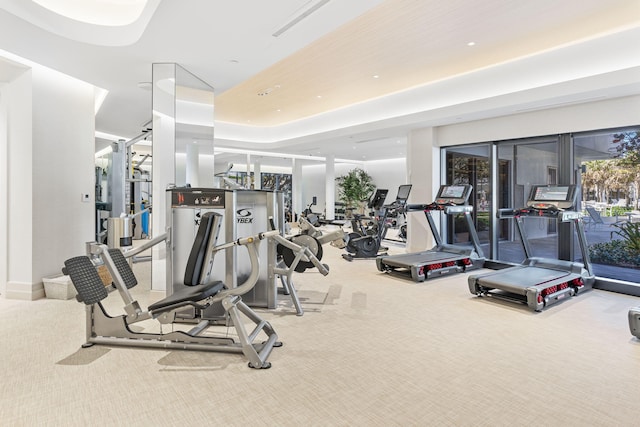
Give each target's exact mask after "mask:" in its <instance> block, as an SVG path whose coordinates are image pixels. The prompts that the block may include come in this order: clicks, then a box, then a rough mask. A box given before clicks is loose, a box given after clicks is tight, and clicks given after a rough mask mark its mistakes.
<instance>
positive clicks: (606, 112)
mask: <svg viewBox="0 0 640 427" xmlns="http://www.w3.org/2000/svg"><path fill="white" fill-rule="evenodd" d="M638 124H640V96H638V95H635V96H628V97H622V98H615V99H607V100H602V101H596V102H588V103H584V104H578V105H571V106H565V107H560V108H550V109H547V110H541V111H531V112H528V113H521V114H512V115H508V116H501V117H495V118H491V119H485V120H477V121H472V122H466V123H459V124H454V125H448V126H440V127H438V128H437V138H438V143H439V144H440V146H442V147H444V146H447V145H458V144H469V143H473V142H484V141H501V140H506V139H515V138H528V137H533V136H543V135H555V134H560V133H567V132H581V131H589V130H597V129H608V128H616V127H623V126H635V125H638Z"/></svg>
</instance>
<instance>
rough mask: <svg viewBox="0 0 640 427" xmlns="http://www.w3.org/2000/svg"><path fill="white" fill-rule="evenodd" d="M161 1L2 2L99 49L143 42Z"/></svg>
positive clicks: (22, 15) (44, 26) (17, 12)
mask: <svg viewBox="0 0 640 427" xmlns="http://www.w3.org/2000/svg"><path fill="white" fill-rule="evenodd" d="M160 1H161V0H129V1H122V0H64V1H55V2H54V1H51V0H34V1H25V0H0V8H2V9H4V10H6V11H7V12H9V13H11V14H13V15H15V16H17V17H19V18H21V19H23V20H25V21H27V22H29V23H31V24H33V25H36V26H38V27H40V28H42V29H44V30H46V31H49V32H51V33H54V34H57V35H59V36H62V37H65V38H68V39H71V40H75V41H80V42H84V43H89V44H94V45H100V46H128V45H131V44H134V43H135V42H137V41H138V40H139V39H140V37H141V36H142V34H143V33H144V30H145V29H146V28H147V24H148V23H149V21H150V20H151V17H152V16H153V13H154V12H155V11H156V8H157V7H158V5H159V4H160ZM54 10H55V11H54ZM56 11H57V12H59V13H56ZM67 11H68V12H67ZM110 12H111V13H110ZM62 13H69V15H68V16H65V15H63V14H62Z"/></svg>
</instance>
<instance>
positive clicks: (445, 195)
mask: <svg viewBox="0 0 640 427" xmlns="http://www.w3.org/2000/svg"><path fill="white" fill-rule="evenodd" d="M472 190H473V187H472V186H471V185H441V186H440V190H438V195H437V196H436V203H437V204H438V205H466V204H467V201H468V200H469V196H470V195H471V191H472Z"/></svg>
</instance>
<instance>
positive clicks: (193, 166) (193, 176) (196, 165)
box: [185, 142, 200, 187]
mask: <svg viewBox="0 0 640 427" xmlns="http://www.w3.org/2000/svg"><path fill="white" fill-rule="evenodd" d="M186 151H187V161H186V174H185V175H186V181H185V182H186V183H187V184H191V186H192V187H199V186H200V179H199V176H200V160H199V158H200V148H199V147H198V144H196V143H195V142H194V143H192V144H187V150H186Z"/></svg>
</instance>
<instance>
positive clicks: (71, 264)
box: [64, 256, 109, 305]
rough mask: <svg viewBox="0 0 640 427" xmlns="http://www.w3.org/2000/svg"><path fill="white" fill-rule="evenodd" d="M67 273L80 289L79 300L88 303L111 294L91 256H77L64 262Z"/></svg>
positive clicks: (95, 301) (77, 288)
mask: <svg viewBox="0 0 640 427" xmlns="http://www.w3.org/2000/svg"><path fill="white" fill-rule="evenodd" d="M64 266H65V268H66V271H67V274H68V275H69V276H70V277H71V282H72V283H73V286H74V287H75V288H76V291H78V297H79V298H78V300H80V301H82V302H84V303H85V304H87V305H91V304H95V303H97V302H99V301H102V300H103V299H104V298H106V297H107V295H108V294H109V293H108V292H107V290H106V288H105V287H104V284H103V283H102V279H100V276H99V275H98V271H97V270H96V267H95V266H94V265H93V263H92V262H91V260H90V259H89V257H87V256H77V257H75V258H71V259H68V260H66V261H65V262H64Z"/></svg>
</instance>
